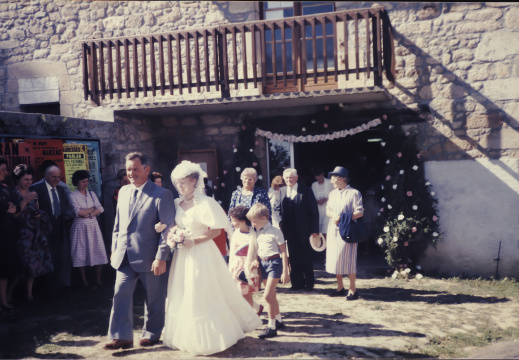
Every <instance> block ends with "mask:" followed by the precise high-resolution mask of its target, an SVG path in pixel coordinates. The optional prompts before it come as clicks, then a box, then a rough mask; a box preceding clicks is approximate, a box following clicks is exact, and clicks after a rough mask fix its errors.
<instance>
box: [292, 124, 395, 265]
mask: <svg viewBox="0 0 519 360" xmlns="http://www.w3.org/2000/svg"><path fill="white" fill-rule="evenodd" d="M382 149H383V147H382V145H381V133H380V130H368V131H365V132H362V133H360V134H356V135H353V136H347V137H345V138H343V139H338V140H331V141H323V142H317V143H295V144H294V164H295V168H296V169H297V173H298V175H299V181H300V182H303V183H304V184H306V185H307V186H311V184H312V183H313V182H314V181H315V179H314V177H313V176H312V171H311V169H312V167H314V166H316V167H320V168H321V169H323V170H324V173H325V176H326V177H328V172H330V171H332V170H333V169H334V168H335V167H336V166H343V167H345V168H346V169H348V170H349V172H350V185H351V186H352V187H353V188H355V189H357V190H359V191H360V192H361V194H362V201H363V205H364V220H365V223H366V225H367V226H368V229H369V231H370V238H369V240H368V241H365V242H363V243H361V244H359V250H358V251H359V256H360V255H362V254H372V255H376V256H379V257H380V256H381V255H382V252H381V249H380V247H379V246H378V245H377V244H376V238H375V235H376V234H375V221H376V217H377V213H378V211H379V209H380V206H379V204H378V201H377V199H378V196H377V193H378V192H379V190H380V185H381V184H382V181H383V180H384V166H385V162H386V159H385V155H384V152H383V150H382ZM370 190H371V191H370ZM314 255H315V256H314V260H315V262H316V266H317V267H316V268H319V267H320V266H324V265H323V264H324V256H325V254H324V252H323V253H315V254H314Z"/></svg>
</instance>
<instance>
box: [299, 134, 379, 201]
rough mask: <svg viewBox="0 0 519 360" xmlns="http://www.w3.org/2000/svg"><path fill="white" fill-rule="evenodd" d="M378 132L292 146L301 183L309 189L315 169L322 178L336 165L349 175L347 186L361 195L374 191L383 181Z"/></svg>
mask: <svg viewBox="0 0 519 360" xmlns="http://www.w3.org/2000/svg"><path fill="white" fill-rule="evenodd" d="M380 138H381V136H380V131H379V130H368V131H365V132H362V133H359V134H356V135H352V136H347V137H345V138H342V139H337V140H328V141H322V142H316V143H295V144H294V164H295V168H296V169H297V172H298V174H299V179H300V181H303V182H304V183H305V184H306V185H308V186H310V185H311V184H312V183H313V182H314V181H315V179H314V178H313V176H312V172H311V169H312V167H314V166H317V167H320V168H322V169H323V170H324V173H325V176H326V177H327V176H328V172H329V171H332V170H333V169H334V168H335V167H336V166H343V167H345V168H346V169H348V170H349V172H350V177H351V179H350V185H351V186H352V187H354V188H356V189H357V190H359V191H360V192H361V193H362V194H363V195H364V194H365V193H366V192H367V191H368V190H370V189H371V190H374V191H377V190H378V188H379V184H380V183H381V182H382V180H383V172H384V165H385V156H384V153H383V151H382V146H381V142H380V141H377V140H380Z"/></svg>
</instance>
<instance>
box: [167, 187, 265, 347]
mask: <svg viewBox="0 0 519 360" xmlns="http://www.w3.org/2000/svg"><path fill="white" fill-rule="evenodd" d="M179 202H180V199H176V200H175V209H176V216H175V221H176V223H177V225H178V226H179V227H182V228H185V229H189V230H191V232H192V236H194V237H196V236H199V235H201V234H203V233H205V232H206V231H207V230H208V229H227V228H228V227H229V225H230V224H229V220H228V218H227V215H226V214H225V212H224V211H223V209H222V207H221V206H220V205H219V204H218V203H217V202H216V201H215V200H214V199H213V198H210V197H207V196H205V195H200V196H197V197H196V199H195V206H193V207H192V208H191V209H189V210H187V211H185V212H184V211H183V210H182V208H181V207H180V206H179ZM260 325H261V320H260V318H259V317H258V316H257V314H256V311H255V310H254V309H253V308H252V307H251V306H250V305H249V303H248V302H247V301H246V300H245V299H244V298H243V297H242V295H241V294H240V292H239V290H238V288H237V287H236V284H235V282H234V280H233V279H232V277H231V275H230V272H229V269H228V268H227V264H226V263H225V261H224V259H223V257H222V254H221V253H220V251H219V250H218V248H217V247H216V244H215V243H214V241H212V240H210V241H206V242H204V243H202V244H198V245H195V246H193V247H192V248H190V249H186V248H180V249H177V250H175V253H174V255H173V262H172V264H171V269H170V273H169V280H168V298H167V302H166V321H165V325H164V335H163V340H164V345H166V346H168V347H170V348H172V349H179V350H182V351H186V352H189V353H190V354H192V355H211V354H215V353H218V352H220V351H223V350H225V349H228V348H229V347H231V346H232V345H234V344H236V342H237V341H238V340H240V339H242V338H243V337H245V333H247V332H250V331H253V330H254V329H256V328H258V327H259V326H260Z"/></svg>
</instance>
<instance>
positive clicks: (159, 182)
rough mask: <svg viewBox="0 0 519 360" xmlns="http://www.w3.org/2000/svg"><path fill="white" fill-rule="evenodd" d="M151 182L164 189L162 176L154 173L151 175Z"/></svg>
mask: <svg viewBox="0 0 519 360" xmlns="http://www.w3.org/2000/svg"><path fill="white" fill-rule="evenodd" d="M150 180H151V181H152V182H154V183H155V185H158V186H160V187H162V174H161V173H159V172H157V171H154V172H152V173H151V174H150Z"/></svg>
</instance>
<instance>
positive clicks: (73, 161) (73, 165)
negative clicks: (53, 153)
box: [63, 144, 88, 191]
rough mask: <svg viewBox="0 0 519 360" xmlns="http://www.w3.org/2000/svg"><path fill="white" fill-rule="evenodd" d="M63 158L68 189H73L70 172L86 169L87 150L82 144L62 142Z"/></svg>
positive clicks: (74, 188)
mask: <svg viewBox="0 0 519 360" xmlns="http://www.w3.org/2000/svg"><path fill="white" fill-rule="evenodd" d="M63 160H64V162H65V176H66V179H67V182H66V183H67V185H68V187H69V189H70V191H75V190H76V187H75V186H74V185H73V184H72V174H74V173H75V172H76V171H78V170H86V171H88V150H87V146H86V145H83V144H63Z"/></svg>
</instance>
